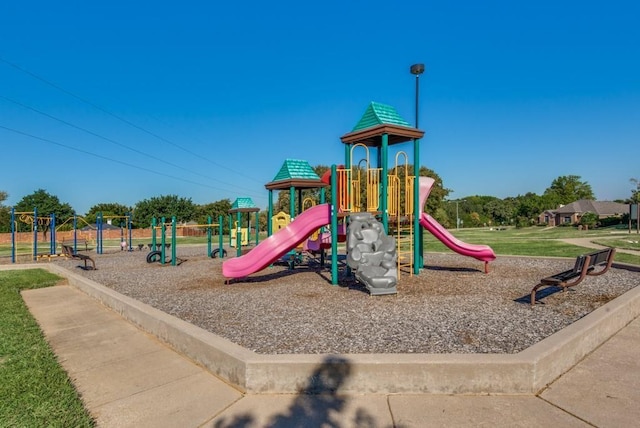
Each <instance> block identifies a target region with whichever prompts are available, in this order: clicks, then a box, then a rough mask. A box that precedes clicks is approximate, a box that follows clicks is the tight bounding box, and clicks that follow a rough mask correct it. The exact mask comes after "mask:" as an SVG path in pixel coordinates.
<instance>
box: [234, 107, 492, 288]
mask: <svg viewBox="0 0 640 428" xmlns="http://www.w3.org/2000/svg"><path fill="white" fill-rule="evenodd" d="M423 135H424V132H423V131H421V130H418V129H416V128H413V127H411V126H410V125H409V123H408V122H406V121H405V120H404V119H402V118H401V117H400V116H399V114H398V113H397V112H396V110H395V109H394V108H393V107H390V106H387V105H383V104H380V103H375V102H372V103H371V104H370V105H369V106H368V108H367V109H366V111H365V113H364V115H363V116H362V118H361V119H360V121H359V122H358V123H357V124H356V126H355V127H354V129H353V130H352V131H351V132H349V133H347V134H345V135H343V136H342V137H341V141H342V142H343V143H344V144H345V163H344V165H340V166H336V165H333V166H332V167H331V171H330V172H328V173H327V174H325V176H324V177H323V178H324V180H318V178H319V177H318V176H317V175H316V174H315V172H313V174H310V173H309V170H310V169H311V168H310V167H309V168H306V167H305V164H306V165H307V166H308V164H307V163H306V162H305V161H296V160H290V159H288V160H286V161H285V164H284V165H283V166H282V168H281V169H280V171H279V173H278V174H277V175H276V178H274V180H273V181H272V182H271V183H268V184H267V185H265V187H266V188H267V190H269V213H268V217H269V218H273V217H274V214H273V201H272V200H273V190H286V189H288V190H289V203H290V213H289V217H290V223H289V224H288V225H285V226H284V227H281V228H280V230H279V231H277V232H276V233H275V234H273V229H272V228H273V224H272V222H268V235H269V237H268V238H267V240H265V241H263V242H262V243H260V245H257V246H256V248H255V249H253V250H252V251H251V252H249V253H248V254H246V255H244V256H241V257H240V255H241V253H240V252H238V256H239V257H237V258H235V259H230V260H227V261H225V262H224V263H223V267H222V270H223V275H224V276H225V277H226V278H241V277H243V276H247V275H249V274H251V273H254V272H257V271H259V270H261V269H264V268H265V267H267V266H269V265H270V264H271V263H272V262H273V261H275V260H277V259H278V258H280V257H282V256H283V255H285V254H287V253H288V252H290V251H291V250H292V249H295V248H296V247H298V246H299V245H301V244H302V243H303V242H304V241H305V240H307V241H308V242H314V241H317V239H318V238H317V236H323V235H322V234H323V231H322V229H320V228H323V227H325V226H327V225H330V226H329V233H330V234H329V235H324V236H323V237H324V238H325V239H326V241H322V240H321V241H320V242H319V244H320V245H319V247H320V248H322V247H323V245H322V244H323V243H324V244H325V245H324V246H330V248H331V278H332V279H331V282H332V284H334V285H335V284H337V278H338V275H337V243H338V230H339V229H338V222H339V220H340V221H341V222H342V224H343V225H345V224H346V222H347V221H349V222H350V223H349V226H350V227H351V222H354V221H355V222H356V223H354V224H360V223H363V222H364V223H367V224H368V228H369V229H373V230H376V231H377V230H378V229H379V231H380V232H384V235H386V236H389V235H390V236H393V237H394V239H393V240H389V239H386V237H383V236H382V233H380V234H378V233H377V232H376V236H375V238H374V237H369V238H365V239H363V238H362V237H359V238H355V235H354V234H351V233H349V234H348V236H350V237H352V239H354V238H355V239H356V240H357V241H358V242H347V249H348V250H351V251H353V250H354V249H359V251H361V250H362V249H363V245H364V246H369V247H370V248H369V250H370V252H373V253H376V257H375V259H376V263H377V265H376V267H377V268H379V269H370V268H362V269H361V266H360V263H364V262H363V260H364V261H371V258H370V257H360V256H359V255H353V254H352V255H351V257H350V256H349V254H347V260H349V261H350V263H349V267H350V268H352V269H355V270H356V277H357V278H358V280H360V282H363V283H364V284H365V285H366V287H367V288H368V289H369V291H370V292H371V290H372V289H374V288H379V285H380V283H381V282H387V283H388V284H391V283H393V285H392V286H390V287H388V288H389V292H388V293H385V294H392V293H393V292H395V291H392V290H394V288H395V283H394V281H393V280H390V279H384V280H383V281H380V279H379V278H389V277H390V276H393V273H390V272H395V273H400V272H402V271H405V272H407V273H409V274H410V275H413V274H418V273H419V271H420V268H422V267H423V265H424V248H423V230H424V229H427V230H428V231H429V232H431V233H432V234H433V235H434V236H435V237H436V238H438V239H439V240H440V241H442V242H443V243H444V244H445V245H446V246H447V247H449V248H450V249H452V250H453V251H455V252H457V253H459V254H462V255H465V256H469V257H474V258H476V259H478V260H481V261H483V262H484V263H485V272H488V262H490V261H492V260H494V259H495V253H494V252H493V250H492V249H491V248H490V247H488V246H485V245H473V244H467V243H464V242H462V241H460V240H458V239H456V238H455V237H453V235H451V234H450V233H449V232H448V231H447V230H446V229H445V228H444V227H442V226H441V225H440V224H439V223H438V222H436V221H435V220H434V219H433V218H432V217H431V216H429V215H428V214H426V213H423V208H424V203H425V201H426V198H427V197H428V195H429V192H430V189H431V187H432V186H433V179H429V180H426V181H425V180H423V179H424V178H425V177H420V178H419V180H420V181H419V182H418V177H419V170H420V167H419V165H420V162H419V159H420V156H419V149H420V146H419V140H420V138H421V137H422V136H423ZM410 141H412V142H413V171H411V168H410V167H411V165H410V160H409V155H408V154H407V153H406V152H404V151H397V153H396V155H395V165H394V166H393V168H392V169H391V171H389V159H388V158H389V146H390V145H395V144H400V143H404V142H410ZM372 150H375V152H376V153H375V154H376V156H375V161H376V162H374V159H372V155H371V152H372ZM358 154H361V155H360V156H361V158H360V159H359V160H357V161H354V159H356V155H358ZM292 171H294V172H295V173H296V174H292ZM311 171H312V170H311ZM327 182H330V184H331V198H330V203H326V201H325V187H326V184H327ZM322 183H324V184H322ZM310 188H319V189H320V204H319V205H314V206H312V207H311V208H309V209H307V210H303V205H304V203H303V198H302V190H303V189H310ZM296 191H297V196H298V197H297V204H296V202H295V201H296ZM296 207H297V210H296ZM296 213H297V215H298V216H297V217H296ZM359 213H368V214H369V216H365V217H360V216H359ZM371 216H373V217H374V218H379V224H380V225H381V226H377V223H374V222H373V221H372V220H371ZM351 217H353V218H351ZM276 224H277V223H276ZM318 229H320V230H318ZM314 234H319V235H316V237H315V239H311V240H309V239H308V238H310V237H311V236H312V235H314ZM374 242H376V243H377V244H376V245H373V243H374ZM390 242H394V244H395V249H394V253H393V254H392V253H391V252H390V249H388V246H389V243H390ZM307 246H309V244H307ZM376 246H377V247H384V249H385V251H382V252H381V253H380V252H379V251H378V248H375V247H376ZM252 253H253V254H252ZM390 260H393V261H394V262H395V263H396V267H395V268H393V269H392V268H391V267H390V265H389V262H390ZM383 262H384V266H382V264H383ZM367 263H368V262H367ZM365 266H367V265H365ZM380 269H384V271H383V270H380ZM358 272H360V273H358ZM365 272H368V273H365ZM387 274H388V275H387ZM374 278H376V280H374ZM376 282H377V284H376ZM372 294H374V292H372ZM379 294H383V293H379Z"/></svg>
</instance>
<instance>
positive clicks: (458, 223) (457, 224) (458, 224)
mask: <svg viewBox="0 0 640 428" xmlns="http://www.w3.org/2000/svg"><path fill="white" fill-rule="evenodd" d="M458 202H459V201H456V229H460V216H459V215H458Z"/></svg>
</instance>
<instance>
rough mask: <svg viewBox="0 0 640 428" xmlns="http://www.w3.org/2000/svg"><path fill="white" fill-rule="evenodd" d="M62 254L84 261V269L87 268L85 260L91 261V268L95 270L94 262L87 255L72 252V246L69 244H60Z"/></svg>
mask: <svg viewBox="0 0 640 428" xmlns="http://www.w3.org/2000/svg"><path fill="white" fill-rule="evenodd" d="M62 255H63V256H65V257H68V258H70V259H75V260H82V261H83V262H84V269H85V270H87V269H88V268H89V267H88V266H87V262H91V265H92V266H93V270H96V262H95V261H94V260H93V259H92V258H91V257H89V256H87V255H86V254H80V253H74V252H73V247H72V246H70V245H65V244H62Z"/></svg>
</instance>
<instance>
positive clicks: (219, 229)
mask: <svg viewBox="0 0 640 428" xmlns="http://www.w3.org/2000/svg"><path fill="white" fill-rule="evenodd" d="M223 220H224V219H223V218H222V216H219V217H218V248H219V250H218V257H220V258H223V257H224V251H223V241H224V238H223V237H222V222H223Z"/></svg>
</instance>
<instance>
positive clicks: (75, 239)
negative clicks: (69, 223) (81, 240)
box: [73, 212, 78, 251]
mask: <svg viewBox="0 0 640 428" xmlns="http://www.w3.org/2000/svg"><path fill="white" fill-rule="evenodd" d="M77 246H78V216H77V215H76V213H75V212H74V213H73V251H75V250H76V247H77Z"/></svg>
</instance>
